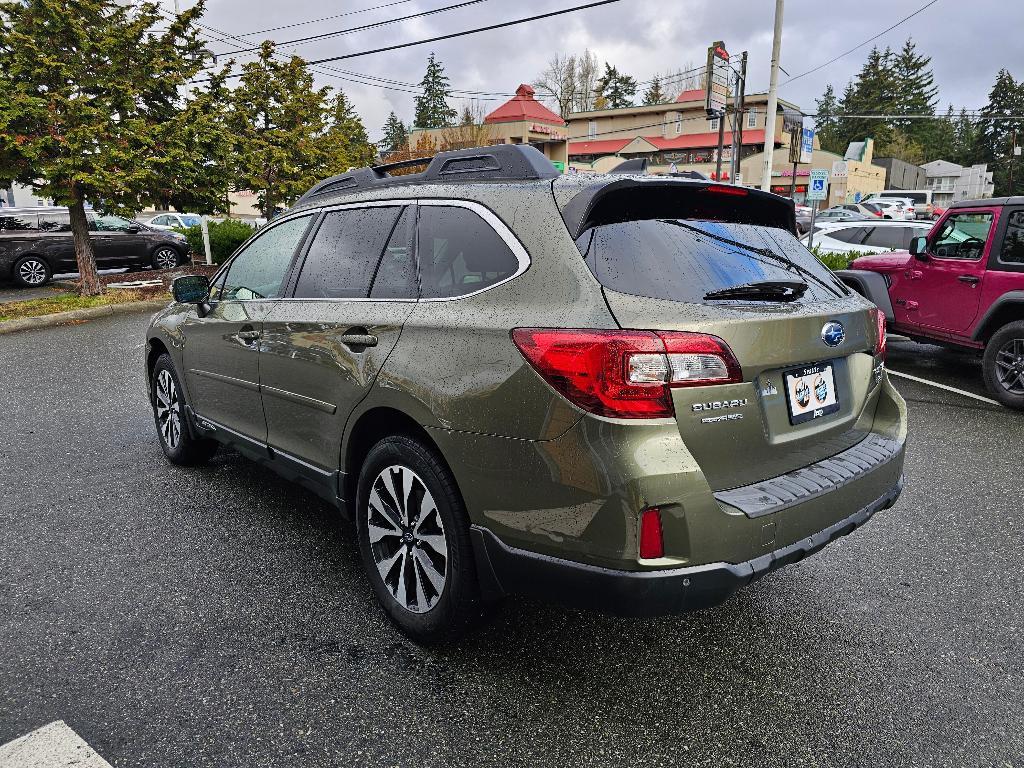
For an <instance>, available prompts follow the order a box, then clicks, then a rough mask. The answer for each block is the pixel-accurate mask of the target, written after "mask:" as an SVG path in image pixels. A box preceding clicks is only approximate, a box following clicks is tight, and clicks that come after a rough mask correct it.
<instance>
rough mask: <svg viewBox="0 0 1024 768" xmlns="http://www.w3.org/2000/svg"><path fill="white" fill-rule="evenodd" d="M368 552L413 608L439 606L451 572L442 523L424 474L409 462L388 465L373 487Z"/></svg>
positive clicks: (402, 599) (395, 593)
mask: <svg viewBox="0 0 1024 768" xmlns="http://www.w3.org/2000/svg"><path fill="white" fill-rule="evenodd" d="M366 516H367V521H366V522H367V533H368V535H369V541H370V553H371V555H372V557H373V562H374V564H375V565H376V566H377V572H378V573H379V574H380V578H381V580H382V581H383V582H384V586H385V587H387V589H388V591H389V592H390V593H391V596H392V597H393V598H394V599H395V601H396V602H397V603H398V604H399V605H401V606H402V607H403V608H405V609H406V610H407V611H410V612H411V613H426V612H427V611H429V610H430V609H432V608H433V607H434V606H435V605H437V601H438V600H439V599H440V598H441V595H442V593H443V592H444V588H445V583H446V581H447V574H448V542H447V539H446V538H445V533H444V523H443V522H442V520H441V515H440V513H439V512H438V511H437V505H436V504H435V503H434V498H433V496H431V495H430V491H429V490H427V487H426V485H425V484H424V482H423V480H422V478H420V476H419V475H417V474H416V473H415V472H413V471H412V470H411V469H409V468H408V467H404V466H401V465H397V464H396V465H392V466H390V467H387V468H385V469H384V470H383V471H382V472H381V473H380V474H379V475H377V478H376V479H375V480H374V481H373V485H372V486H371V487H370V497H369V501H368V504H367V510H366Z"/></svg>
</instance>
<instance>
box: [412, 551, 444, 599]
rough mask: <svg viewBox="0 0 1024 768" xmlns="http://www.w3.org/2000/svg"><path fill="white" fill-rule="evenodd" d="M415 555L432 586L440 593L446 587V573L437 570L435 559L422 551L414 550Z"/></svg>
mask: <svg viewBox="0 0 1024 768" xmlns="http://www.w3.org/2000/svg"><path fill="white" fill-rule="evenodd" d="M413 557H414V558H415V559H416V562H417V563H419V566H420V568H422V569H423V573H424V575H425V576H426V577H427V579H428V580H429V581H430V586H432V587H433V588H434V591H435V592H437V594H439V595H440V594H441V590H442V589H444V574H443V573H441V572H440V571H439V570H437V566H435V565H434V561H433V560H431V559H430V558H429V557H428V556H427V555H425V554H423V553H422V552H419V551H417V550H413Z"/></svg>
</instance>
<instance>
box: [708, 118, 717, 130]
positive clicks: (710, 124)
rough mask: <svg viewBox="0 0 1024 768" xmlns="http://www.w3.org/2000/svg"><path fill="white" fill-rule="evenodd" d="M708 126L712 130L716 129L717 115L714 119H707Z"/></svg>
mask: <svg viewBox="0 0 1024 768" xmlns="http://www.w3.org/2000/svg"><path fill="white" fill-rule="evenodd" d="M708 128H710V129H711V130H712V131H717V130H718V118H717V117H716V118H715V119H714V120H709V121H708Z"/></svg>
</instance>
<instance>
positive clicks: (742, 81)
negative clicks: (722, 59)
mask: <svg viewBox="0 0 1024 768" xmlns="http://www.w3.org/2000/svg"><path fill="white" fill-rule="evenodd" d="M746 94H747V52H746V51H744V52H743V54H742V55H741V56H740V72H739V74H738V75H737V76H736V97H735V100H734V101H733V110H732V113H733V125H732V183H733V184H735V185H736V186H740V184H741V182H742V181H743V179H742V178H741V175H740V156H741V155H742V154H743V122H744V121H745V120H746V119H747V110H746Z"/></svg>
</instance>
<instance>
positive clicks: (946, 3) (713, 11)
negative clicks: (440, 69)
mask: <svg viewBox="0 0 1024 768" xmlns="http://www.w3.org/2000/svg"><path fill="white" fill-rule="evenodd" d="M181 1H182V7H185V6H187V5H190V4H191V0H181ZM457 1H458V0H405V1H404V2H397V3H396V2H395V0H347V1H346V2H334V3H326V2H322V0H287V1H286V2H282V1H281V0H273V1H271V0H208V4H207V11H206V15H205V17H204V19H203V23H204V24H206V25H208V26H211V27H215V28H217V29H219V30H223V31H224V32H229V33H231V34H234V35H245V34H246V33H251V32H255V31H257V30H264V29H267V28H270V27H277V26H280V25H285V24H296V23H298V22H304V21H307V20H311V19H317V18H322V17H324V16H328V15H332V14H341V13H346V12H351V11H359V10H362V9H366V8H370V7H373V6H379V5H382V4H384V3H388V2H390V3H395V4H394V5H392V6H391V7H389V8H383V9H379V10H371V11H367V12H364V13H356V14H352V15H348V16H343V17H340V18H333V19H329V20H324V21H319V22H317V23H312V24H303V25H301V26H295V27H292V28H290V29H280V30H275V31H272V32H266V33H262V34H257V35H254V36H251V37H248V38H247V39H248V40H250V41H252V42H253V43H256V42H259V41H260V40H262V39H265V38H270V39H273V40H276V41H286V40H292V39H294V38H298V37H305V36H308V35H315V34H321V33H324V32H333V31H335V30H340V29H348V28H350V27H354V26H359V25H363V24H368V23H372V22H375V21H381V20H385V19H388V18H395V17H398V16H406V15H409V14H412V13H416V12H418V11H424V10H430V9H433V8H440V7H444V6H447V5H452V4H455V3H456V2H457ZM926 1H927V0H857V2H834V1H833V0H787V2H786V9H785V22H784V27H783V39H782V67H783V68H784V69H785V70H787V71H788V72H789V74H790V75H791V76H795V75H798V74H800V73H801V72H804V71H806V70H808V69H811V68H813V67H815V66H817V65H819V64H821V63H823V62H825V61H827V60H829V59H830V58H832V57H833V56H836V55H838V54H839V53H842V52H843V51H845V50H848V49H849V48H852V47H853V46H854V45H856V44H857V43H860V42H861V41H863V40H866V39H868V38H869V37H872V36H873V35H876V34H878V33H879V32H881V31H882V30H884V29H886V28H887V27H889V26H890V25H892V24H894V23H895V22H897V21H898V20H899V19H901V18H903V17H904V16H906V15H908V14H910V13H912V12H913V11H915V10H917V9H918V8H920V7H921V6H923V5H925V3H926ZM163 2H164V4H165V7H168V8H169V7H170V6H171V5H172V0H163ZM582 3H583V0H516V2H508V0H487V1H486V2H481V3H478V4H476V5H473V6H469V7H466V8H461V9H457V10H454V11H448V12H445V13H440V14H436V15H433V16H429V17H424V18H420V19H413V20H410V21H405V22H401V23H397V24H393V25H389V26H385V27H381V28H377V29H372V30H367V31H363V32H357V33H353V34H347V35H343V36H339V37H334V38H329V39H327V40H321V41H316V42H312V43H307V44H303V45H298V46H284V47H283V48H282V49H281V50H284V51H293V50H294V51H295V52H296V53H298V54H299V55H301V56H303V57H304V58H306V59H317V58H324V57H327V56H337V55H341V54H345V53H351V52H356V51H362V50H367V49H370V48H378V47H381V46H385V45H391V44H394V43H399V42H405V41H412V40H418V39H422V38H427V37H432V36H436V35H441V34H445V33H448V32H453V31H458V30H464V29H471V28H474V27H479V26H485V25H488V24H494V23H497V22H501V21H507V20H512V19H517V18H521V17H523V16H529V15H533V14H537V13H544V12H546V11H551V10H557V9H560V8H568V7H572V6H574V5H581V4H582ZM774 7H775V3H774V1H773V0H622V1H621V2H618V3H614V4H611V5H609V6H604V7H598V8H594V9H589V10H584V11H578V12H576V13H571V14H565V15H563V16H559V17H555V18H553V19H546V20H542V21H539V22H533V23H529V24H523V25H520V26H516V27H510V28H506V29H502V30H496V31H491V32H483V33H479V34H475V35H470V36H467V37H462V38H458V39H454V40H446V41H443V42H437V43H432V44H429V45H421V46H414V47H410V48H406V49H402V50H399V51H393V52H388V53H379V54H373V55H369V56H362V57H358V58H352V59H347V60H345V61H340V62H335V63H333V64H330V65H327V66H331V67H336V68H339V69H343V70H349V71H352V72H358V73H361V74H367V75H373V76H376V77H383V78H388V79H391V80H398V81H402V82H406V83H418V82H419V80H420V79H421V78H422V76H423V70H424V66H425V62H426V58H427V55H428V54H429V53H430V51H431V50H433V51H435V52H436V54H437V57H438V59H440V61H441V62H442V63H443V64H444V66H445V69H446V71H447V74H448V76H449V77H450V79H451V82H452V86H453V87H454V88H460V89H464V90H475V91H488V92H498V93H511V92H513V91H514V90H515V88H516V86H518V85H519V83H521V82H531V81H532V80H533V79H534V78H535V77H536V76H537V75H538V74H539V73H540V72H541V71H542V70H543V69H544V67H545V64H546V62H547V61H548V60H549V59H550V58H551V56H552V55H553V54H554V53H556V52H561V53H580V52H582V51H583V50H584V49H585V48H588V47H589V48H590V49H591V50H592V51H593V52H594V53H595V54H596V55H597V57H598V59H599V60H600V61H602V62H604V61H608V62H610V63H612V64H613V65H615V66H617V67H619V69H620V70H621V71H624V72H626V73H627V74H630V75H632V76H633V77H635V78H636V79H637V80H638V81H643V80H648V79H649V78H651V77H652V76H653V75H654V74H656V73H658V72H664V71H666V70H674V69H678V68H682V67H684V66H685V65H687V64H688V63H690V64H694V65H698V66H699V65H703V64H704V61H705V58H706V55H707V46H708V45H709V44H710V43H711V42H713V41H714V40H718V39H720V40H723V41H724V42H725V44H726V47H727V48H728V50H729V51H730V52H731V53H739V52H741V51H743V50H747V51H749V52H750V60H749V70H748V75H749V86H748V91H760V90H766V89H767V86H768V77H769V66H770V57H771V42H772V23H773V11H774ZM1022 29H1024V2H1020V1H1019V0H974V1H973V2H971V3H963V2H956V1H955V0H938V2H936V3H935V4H934V5H932V6H931V7H930V8H928V9H927V10H925V11H923V12H922V13H920V14H919V15H917V16H915V17H914V18H913V19H911V20H909V21H907V22H905V23H903V24H902V25H900V26H899V27H897V28H896V29H894V30H892V31H891V32H887V33H886V34H885V35H883V36H882V37H881V38H879V39H878V40H877V41H876V44H878V45H880V46H885V45H891V46H893V47H894V48H896V47H899V46H900V45H901V44H902V43H903V41H904V40H905V39H906V38H907V37H908V36H912V37H913V38H914V40H915V42H916V43H917V47H918V50H919V51H920V52H922V53H925V54H927V55H929V56H931V57H932V60H933V66H934V71H935V79H936V82H937V84H938V86H939V89H940V92H939V98H940V109H941V110H945V107H946V105H947V104H948V103H952V104H953V105H954V106H955V107H956V108H957V109H959V107H961V106H966V107H968V108H978V107H981V106H982V105H983V104H984V103H985V101H986V98H987V95H988V91H989V89H990V88H991V85H992V83H993V81H994V79H995V75H996V72H998V70H999V69H1000V68H1001V67H1006V68H1007V69H1009V70H1010V71H1011V73H1013V75H1014V76H1015V77H1017V78H1024V46H1022V45H1021V43H1020V33H1021V30H1022ZM235 47H241V46H240V45H239V44H237V43H233V42H229V43H224V42H220V43H213V44H211V48H212V49H213V50H215V51H217V52H218V53H219V52H224V51H228V50H230V49H232V48H235ZM870 47H871V46H870V44H869V45H866V46H864V47H863V48H861V49H859V50H857V51H855V52H853V53H851V54H849V55H848V56H846V57H844V58H842V59H840V60H839V61H837V62H835V63H834V64H831V65H829V66H828V67H826V68H824V69H822V70H820V71H818V72H815V73H813V74H811V75H808V76H806V77H803V78H799V79H797V80H796V81H795V82H793V83H792V84H789V85H786V84H785V81H786V79H787V77H786V75H780V83H781V85H780V90H779V93H780V96H781V97H782V98H785V99H787V100H789V101H791V102H794V103H796V104H797V105H798V106H800V107H801V108H802V109H803V110H804V111H805V112H813V110H814V100H815V98H816V97H818V96H820V95H821V93H822V91H823V90H824V88H825V86H826V84H828V83H832V84H833V86H834V87H835V88H836V90H837V91H838V92H840V93H841V92H842V89H843V88H844V87H845V85H846V83H847V81H849V80H850V79H851V78H852V77H853V76H854V74H855V73H856V72H857V71H858V70H859V68H860V66H861V64H862V63H863V61H864V58H865V56H866V55H867V52H868V51H869V50H870ZM239 60H240V61H246V60H248V57H246V56H241V57H239ZM334 74H338V73H334ZM316 77H317V81H318V84H321V85H332V86H340V87H342V88H344V90H345V91H346V93H348V94H349V96H350V97H351V99H352V101H353V102H354V104H355V106H356V109H357V110H358V112H359V114H360V115H361V116H362V118H363V120H364V122H365V123H366V127H367V129H368V131H369V132H370V136H371V138H372V139H378V138H379V137H380V129H381V126H382V125H383V123H384V120H385V119H386V118H387V115H388V112H390V111H391V110H394V111H395V112H396V114H398V116H399V117H400V118H401V119H403V120H404V121H406V122H411V120H412V116H413V98H414V97H413V95H412V94H409V93H402V92H399V91H394V90H387V89H384V88H378V87H373V86H367V85H357V84H354V83H351V82H345V81H343V80H340V79H337V78H336V77H332V76H330V73H327V72H324V73H322V74H317V76H316ZM638 97H639V94H638ZM490 98H492V99H496V100H494V101H486V100H481V105H482V106H483V107H484V108H485V109H487V110H488V111H489V110H490V109H492V108H494V107H496V106H498V105H499V104H500V103H501V102H502V101H504V98H503V97H497V96H492V97H490ZM461 103H462V102H461V101H460V100H453V106H455V107H456V108H458V107H460V106H461Z"/></svg>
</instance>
